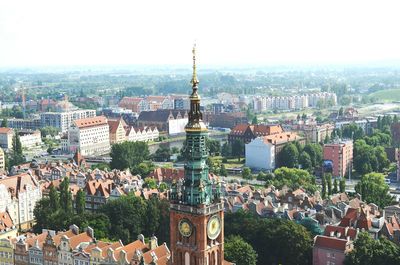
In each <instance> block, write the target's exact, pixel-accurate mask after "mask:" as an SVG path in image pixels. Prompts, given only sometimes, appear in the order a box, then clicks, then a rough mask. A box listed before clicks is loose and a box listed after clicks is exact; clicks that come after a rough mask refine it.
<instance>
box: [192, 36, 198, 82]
mask: <svg viewBox="0 0 400 265" xmlns="http://www.w3.org/2000/svg"><path fill="white" fill-rule="evenodd" d="M192 53H193V76H192V80H191V81H190V83H191V84H192V87H193V88H197V85H198V84H199V79H197V71H196V43H195V44H194V45H193V50H192Z"/></svg>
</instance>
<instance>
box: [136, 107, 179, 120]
mask: <svg viewBox="0 0 400 265" xmlns="http://www.w3.org/2000/svg"><path fill="white" fill-rule="evenodd" d="M170 115H172V116H173V118H174V119H176V118H177V116H178V115H180V116H182V117H184V116H185V115H186V111H184V110H169V109H159V110H155V111H142V112H140V114H139V117H138V121H148V122H166V121H167V120H168V118H169V117H170Z"/></svg>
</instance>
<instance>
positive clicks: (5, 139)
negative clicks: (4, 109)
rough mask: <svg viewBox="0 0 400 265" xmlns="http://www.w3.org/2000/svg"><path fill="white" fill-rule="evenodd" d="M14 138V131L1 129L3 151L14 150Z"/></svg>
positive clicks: (0, 142) (0, 139)
mask: <svg viewBox="0 0 400 265" xmlns="http://www.w3.org/2000/svg"><path fill="white" fill-rule="evenodd" d="M13 136H14V130H13V129H11V128H4V127H0V147H1V148H3V149H12V140H13Z"/></svg>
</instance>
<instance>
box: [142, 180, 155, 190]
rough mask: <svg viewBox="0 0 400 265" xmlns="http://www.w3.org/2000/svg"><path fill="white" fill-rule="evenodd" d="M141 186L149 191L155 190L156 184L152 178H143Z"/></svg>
mask: <svg viewBox="0 0 400 265" xmlns="http://www.w3.org/2000/svg"><path fill="white" fill-rule="evenodd" d="M143 186H144V187H145V188H149V189H156V188H157V183H156V181H155V180H154V179H153V178H145V179H144V184H143Z"/></svg>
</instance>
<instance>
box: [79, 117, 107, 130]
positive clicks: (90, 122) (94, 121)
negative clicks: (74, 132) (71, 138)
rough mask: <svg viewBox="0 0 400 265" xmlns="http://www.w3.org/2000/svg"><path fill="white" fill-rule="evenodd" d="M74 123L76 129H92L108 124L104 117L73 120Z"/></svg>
mask: <svg viewBox="0 0 400 265" xmlns="http://www.w3.org/2000/svg"><path fill="white" fill-rule="evenodd" d="M74 123H75V125H76V126H77V127H78V128H88V127H94V126H99V125H106V124H108V123H107V118H106V117H104V116H96V117H91V118H85V119H79V120H75V121H74Z"/></svg>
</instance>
